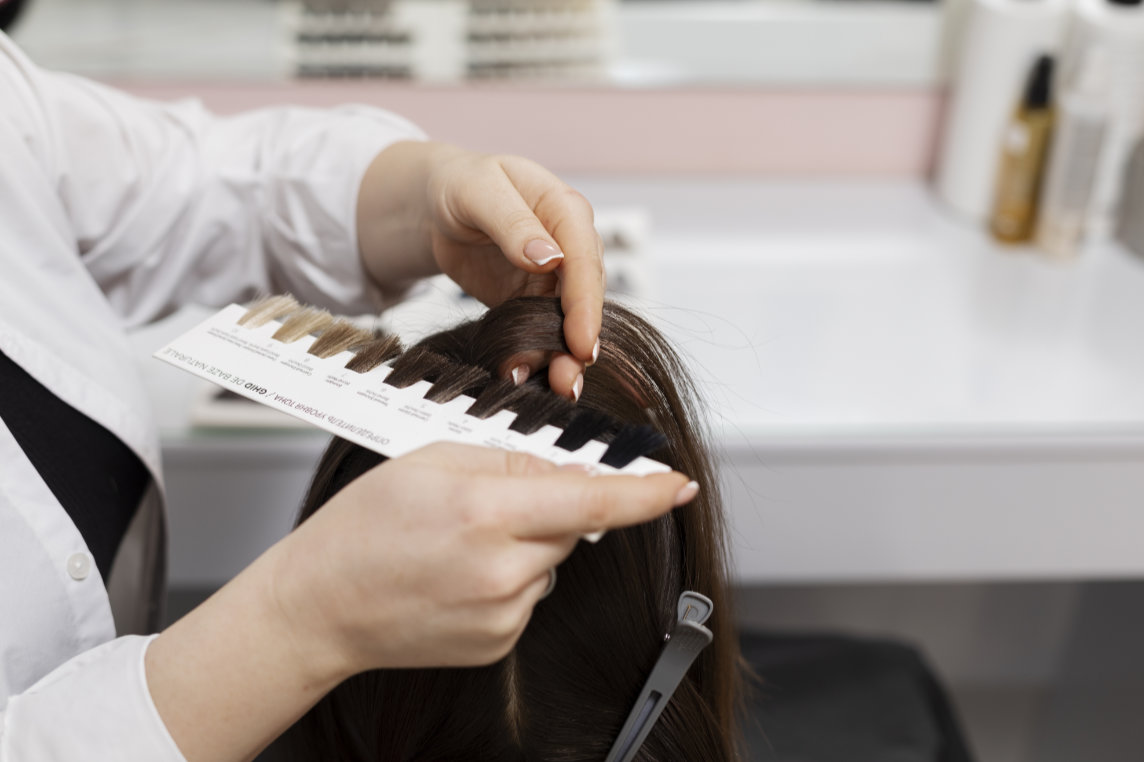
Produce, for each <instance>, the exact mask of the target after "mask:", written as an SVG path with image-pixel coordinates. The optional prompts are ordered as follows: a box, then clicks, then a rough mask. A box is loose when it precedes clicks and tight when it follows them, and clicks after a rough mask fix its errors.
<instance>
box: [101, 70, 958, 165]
mask: <svg viewBox="0 0 1144 762" xmlns="http://www.w3.org/2000/svg"><path fill="white" fill-rule="evenodd" d="M119 86H121V87H123V88H124V89H126V90H128V91H130V92H134V93H136V94H138V95H141V96H144V97H149V98H157V99H171V98H183V97H189V96H195V97H199V98H201V99H202V100H203V101H204V102H205V103H206V104H207V106H208V107H210V108H211V109H213V110H215V111H218V112H220V113H233V112H235V111H239V110H242V109H247V108H256V107H261V106H269V105H275V104H282V103H293V104H301V105H308V106H332V105H336V104H340V103H350V102H353V103H368V104H372V105H376V106H381V107H383V108H387V109H391V110H393V111H396V112H398V113H400V114H402V115H404V116H406V117H408V118H409V119H412V120H413V121H415V122H417V123H418V124H419V125H421V126H422V127H423V128H424V129H425V130H426V131H427V132H428V133H429V134H430V135H432V136H433V137H435V138H437V139H440V140H447V141H452V142H456V143H460V144H462V145H465V146H467V147H469V148H473V149H476V150H482V151H489V152H506V153H518V154H522V155H524V156H528V157H530V158H532V159H535V160H537V161H539V162H540V163H542V164H544V165H545V166H548V167H549V168H551V169H553V170H555V171H559V172H592V173H675V174H678V173H744V174H746V173H766V174H812V175H825V174H830V175H839V174H843V175H870V174H875V175H913V174H921V173H924V172H926V171H928V169H929V166H930V164H931V161H932V157H933V154H934V147H935V138H936V134H937V128H938V121H939V117H940V112H941V104H942V97H941V93H940V92H938V91H935V90H928V89H902V90H891V91H830V90H808V91H778V90H774V91H772V90H746V89H742V90H711V89H701V90H700V89H695V90H678V89H662V90H620V89H604V88H600V89H585V88H582V87H568V88H561V87H550V88H540V87H526V86H520V87H517V86H476V87H455V88H454V87H425V86H409V85H396V84H390V83H371V82H360V81H357V82H348V81H347V82H343V81H331V82H299V83H281V84H276V83H267V84H240V83H236V84H217V83H211V84H202V85H196V84H194V83H176V84H173V83H169V82H168V83H163V84H146V83H139V82H131V83H127V84H123V83H119Z"/></svg>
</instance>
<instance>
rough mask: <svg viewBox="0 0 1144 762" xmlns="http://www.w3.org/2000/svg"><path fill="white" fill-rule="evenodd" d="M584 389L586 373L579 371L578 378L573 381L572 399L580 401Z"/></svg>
mask: <svg viewBox="0 0 1144 762" xmlns="http://www.w3.org/2000/svg"><path fill="white" fill-rule="evenodd" d="M583 390H584V374H583V373H577V374H576V380H575V381H573V382H572V401H573V402H579V401H580V392H581V391H583Z"/></svg>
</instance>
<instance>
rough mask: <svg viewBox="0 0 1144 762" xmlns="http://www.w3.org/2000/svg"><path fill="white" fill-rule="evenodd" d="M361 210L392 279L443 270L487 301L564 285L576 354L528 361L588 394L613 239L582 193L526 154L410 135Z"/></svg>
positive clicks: (364, 235) (366, 240)
mask: <svg viewBox="0 0 1144 762" xmlns="http://www.w3.org/2000/svg"><path fill="white" fill-rule="evenodd" d="M357 214H358V218H357V219H358V241H359V246H360V248H361V252H362V256H363V258H364V261H365V263H366V267H367V269H368V270H369V272H370V274H371V275H372V276H373V278H374V279H375V280H376V281H377V282H378V283H379V284H382V285H383V286H384V285H389V286H401V285H402V284H404V283H407V282H409V281H411V280H413V279H415V278H420V277H424V276H426V275H431V274H434V273H436V272H444V273H445V274H447V275H448V276H449V277H451V278H452V279H453V280H455V281H456V282H457V283H459V284H460V285H461V287H462V288H464V289H465V291H467V292H468V293H469V294H471V295H473V296H475V297H476V298H478V299H480V300H481V301H482V302H484V303H485V304H489V305H495V304H499V303H500V302H502V301H504V300H505V299H508V298H510V297H513V296H559V297H560V301H561V304H562V305H563V307H564V315H565V318H564V333H565V341H566V342H567V344H568V347H569V350H570V351H571V354H569V355H560V356H558V357H553V358H549V357H548V356H546V355H543V354H541V353H537V354H535V355H533V356H526V357H521V358H520V360H521V363H523V364H524V365H526V366H528V368H529V371H530V372H532V371H535V370H537V369H539V368H541V367H543V366H544V365H545V364H549V369H548V380H549V384H550V385H551V386H552V388H553V389H555V390H556V391H557V392H560V393H562V394H565V395H567V396H569V397H572V398H578V397H579V395H580V391H581V390H582V388H583V382H584V381H583V375H582V373H583V370H584V366H585V364H586V363H590V362H592V361H593V360H594V359H595V355H596V353H597V352H598V351H599V350H598V344H597V341H598V339H599V335H600V321H601V316H602V311H603V300H604V266H603V250H604V249H603V243H602V241H601V240H600V236H599V234H598V233H597V232H596V229H595V227H594V224H593V215H592V207H591V205H589V203H588V202H587V200H585V199H584V197H583V196H581V195H580V194H579V193H577V192H576V191H574V190H573V189H572V188H570V187H569V186H568V185H566V184H565V183H564V182H562V181H561V180H560V179H559V178H557V177H556V176H555V175H553V174H552V173H551V172H549V171H548V170H546V169H544V168H543V167H541V166H540V165H538V164H536V163H534V162H531V161H529V160H527V159H523V158H520V157H518V156H487V155H482V154H476V153H472V152H469V151H465V150H463V149H460V148H457V147H455V146H449V145H444V144H440V143H414V142H402V143H396V144H394V145H393V146H390V147H389V148H387V149H386V150H385V151H383V152H382V153H381V154H380V155H379V156H378V157H377V159H376V160H374V162H373V164H372V165H371V166H370V168H369V170H367V172H366V175H365V178H364V180H363V181H362V187H361V193H360V194H359V197H358V210H357ZM549 361H551V362H550V363H549ZM511 370H512V369H511V368H505V369H503V372H504V373H505V374H506V375H507V374H508V373H509V372H510V371H511Z"/></svg>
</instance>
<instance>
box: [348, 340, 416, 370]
mask: <svg viewBox="0 0 1144 762" xmlns="http://www.w3.org/2000/svg"><path fill="white" fill-rule="evenodd" d="M403 351H404V348H403V347H402V346H401V340H400V339H398V338H397V337H396V336H390V335H388V334H379V335H378V336H376V337H374V339H373V341H371V342H369V343H368V344H366V345H365V346H363V347H361V348H360V349H358V351H357V352H356V353H355V354H354V356H353V359H352V360H350V361H349V362H347V363H346V370H352V371H354V372H355V373H368V372H370V371H371V370H373V369H374V368H376V367H377V366H379V365H381V364H382V363H383V362H388V361H389V360H392V359H393V358H395V357H397V356H398V355H399V354H401V353H402V352H403Z"/></svg>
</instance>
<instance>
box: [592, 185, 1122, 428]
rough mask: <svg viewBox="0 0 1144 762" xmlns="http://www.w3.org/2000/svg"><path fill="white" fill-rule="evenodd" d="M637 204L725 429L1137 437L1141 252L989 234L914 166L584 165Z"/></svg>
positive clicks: (662, 284) (659, 301)
mask: <svg viewBox="0 0 1144 762" xmlns="http://www.w3.org/2000/svg"><path fill="white" fill-rule="evenodd" d="M577 186H578V187H579V189H580V190H582V191H584V192H585V193H587V195H588V197H589V198H591V199H592V200H593V201H594V202H595V203H596V204H597V205H599V206H602V207H604V206H608V205H610V204H629V205H630V204H635V203H637V202H639V203H642V204H643V205H645V206H646V207H647V208H648V209H649V211H650V213H651V217H652V227H651V231H652V233H651V240H650V242H649V246H648V249H649V264H650V265H651V270H652V274H653V276H654V277H655V283H654V289H653V291H652V299H651V303H650V304H649V305H648V309H649V312H650V313H651V314H652V315H653V316H654V317H655V318H657V319H660V320H661V321H662V322H663V323H664V325H665V328H666V329H667V330H668V331H669V333H670V334H671V335H672V337H673V338H674V339H675V342H676V344H677V345H678V346H680V347H681V348H683V349H684V350H685V351H686V352H687V353H688V354H689V355H691V356H692V357H693V358H694V360H695V365H696V367H697V368H698V369H699V371H698V372H699V375H700V378H701V380H703V381H704V383H705V387H706V391H707V393H708V395H709V397H710V398H711V400H712V402H713V403H714V406H715V410H716V412H717V414H718V416H719V417H720V418H722V419H723V421H724V423H725V425H726V426H727V427H728V429H726V430H724V431H723V432H722V434H721V435H720V437H719V438H720V439H721V440H722V441H723V442H725V443H726V444H727V445H728V446H731V447H734V446H736V444H737V443H743V444H745V443H750V444H751V445H752V446H766V447H772V446H774V447H782V446H786V445H792V446H796V445H798V444H799V443H800V442H809V441H811V440H814V441H818V442H820V443H821V444H823V445H827V444H831V443H839V442H846V441H857V440H859V439H861V440H866V441H869V442H870V443H871V444H872V443H874V442H876V441H884V442H899V441H906V440H908V441H911V442H929V441H935V440H940V441H948V442H951V443H952V442H954V441H957V442H963V441H967V440H973V441H979V442H982V443H990V442H997V441H1000V440H1013V441H1022V442H1032V441H1042V440H1046V439H1067V440H1078V441H1079V440H1084V441H1086V442H1091V441H1093V440H1107V441H1110V442H1115V441H1120V440H1121V439H1123V438H1125V437H1127V438H1130V439H1133V440H1134V441H1135V442H1137V443H1144V259H1140V258H1137V257H1134V256H1132V255H1131V254H1129V253H1128V252H1126V251H1124V250H1123V249H1122V248H1120V247H1118V246H1116V245H1113V244H1105V245H1098V246H1092V247H1090V248H1089V249H1088V250H1086V251H1085V252H1084V253H1083V255H1082V256H1080V257H1079V258H1078V259H1077V260H1075V261H1072V262H1064V263H1061V262H1051V261H1046V260H1045V259H1043V258H1041V257H1039V256H1037V255H1036V254H1035V253H1034V252H1033V251H1032V250H1030V249H1028V248H1014V249H1003V248H1000V247H998V246H997V245H996V244H994V243H993V242H992V241H991V240H990V239H989V238H988V237H987V236H986V235H985V234H984V233H982V232H979V231H977V230H974V229H973V228H972V227H971V226H968V225H966V224H964V223H962V222H960V221H958V220H955V219H952V218H950V216H949V215H948V214H947V212H946V211H945V210H944V209H942V208H940V207H939V206H938V205H937V202H936V201H935V200H934V199H933V197H932V196H931V195H930V194H929V193H928V191H927V189H925V188H924V187H923V186H921V185H920V184H918V183H907V182H897V181H895V182H884V183H871V182H869V181H863V182H860V183H859V182H854V183H842V182H838V183H832V184H823V183H821V182H818V183H815V182H789V181H788V182H772V183H759V182H743V183H731V182H723V181H721V182H717V183H716V182H710V183H707V184H703V183H690V182H689V183H687V184H686V185H684V184H682V183H681V184H676V185H671V184H664V183H657V182H651V181H648V182H639V181H628V182H592V181H584V182H580V183H578V184H577Z"/></svg>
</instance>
